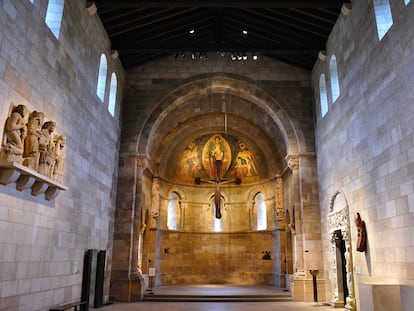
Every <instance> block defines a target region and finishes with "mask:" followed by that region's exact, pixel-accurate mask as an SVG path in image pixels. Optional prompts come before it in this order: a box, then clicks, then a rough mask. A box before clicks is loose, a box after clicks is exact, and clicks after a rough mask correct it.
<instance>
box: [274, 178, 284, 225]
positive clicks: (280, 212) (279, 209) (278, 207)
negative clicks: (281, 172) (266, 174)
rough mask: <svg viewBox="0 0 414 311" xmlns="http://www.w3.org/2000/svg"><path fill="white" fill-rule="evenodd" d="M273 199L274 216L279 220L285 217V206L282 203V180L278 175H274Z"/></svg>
mask: <svg viewBox="0 0 414 311" xmlns="http://www.w3.org/2000/svg"><path fill="white" fill-rule="evenodd" d="M275 201H276V203H275V212H276V218H277V219H278V220H279V221H281V220H283V219H284V217H285V215H284V214H285V213H284V210H285V208H284V204H283V180H282V178H281V177H280V176H277V177H276V191H275Z"/></svg>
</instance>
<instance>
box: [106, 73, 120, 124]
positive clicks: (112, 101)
mask: <svg viewBox="0 0 414 311" xmlns="http://www.w3.org/2000/svg"><path fill="white" fill-rule="evenodd" d="M117 87H118V79H117V78H116V74H115V72H113V73H112V75H111V85H110V87H109V103H108V111H109V113H110V114H111V115H112V116H115V105H116V93H117Z"/></svg>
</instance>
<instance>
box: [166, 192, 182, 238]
mask: <svg viewBox="0 0 414 311" xmlns="http://www.w3.org/2000/svg"><path fill="white" fill-rule="evenodd" d="M181 211H182V209H181V196H180V194H179V193H178V192H175V191H173V192H172V193H171V194H170V198H169V201H168V208H167V228H168V229H169V230H180V229H181V227H182V226H181Z"/></svg>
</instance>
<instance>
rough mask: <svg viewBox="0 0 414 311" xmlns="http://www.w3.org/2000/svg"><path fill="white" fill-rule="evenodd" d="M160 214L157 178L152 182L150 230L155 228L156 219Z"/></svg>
mask: <svg viewBox="0 0 414 311" xmlns="http://www.w3.org/2000/svg"><path fill="white" fill-rule="evenodd" d="M159 214H160V184H159V182H158V178H154V180H153V182H152V201H151V229H155V228H156V227H157V218H158V215H159Z"/></svg>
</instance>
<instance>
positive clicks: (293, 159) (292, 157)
mask: <svg viewBox="0 0 414 311" xmlns="http://www.w3.org/2000/svg"><path fill="white" fill-rule="evenodd" d="M285 161H286V162H287V165H288V167H289V168H290V169H291V170H293V169H298V168H299V157H298V155H296V154H288V155H287V156H286V157H285Z"/></svg>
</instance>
